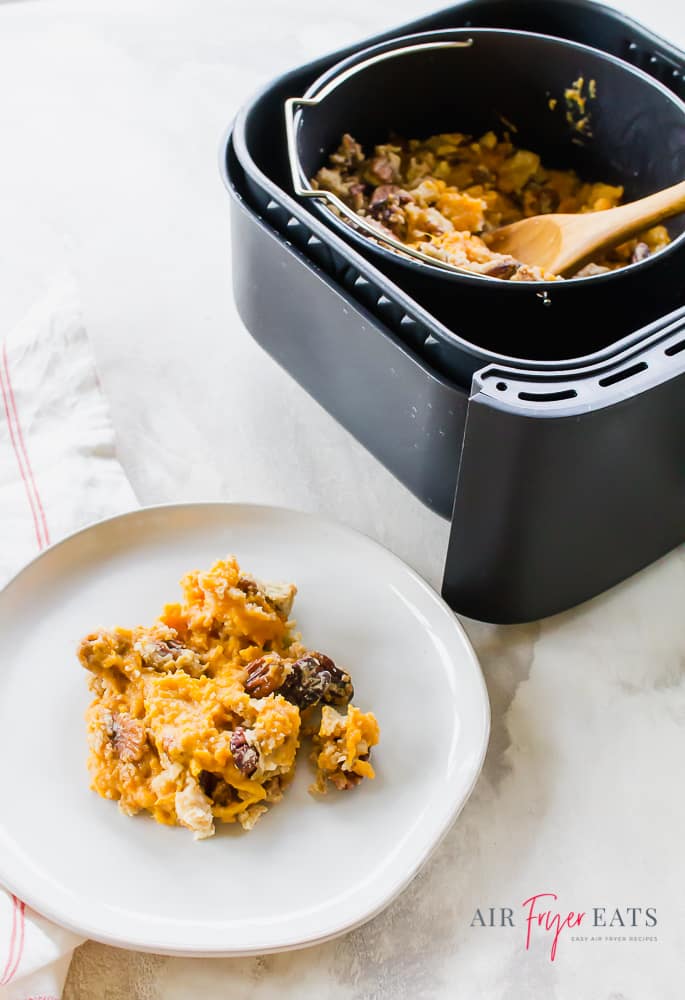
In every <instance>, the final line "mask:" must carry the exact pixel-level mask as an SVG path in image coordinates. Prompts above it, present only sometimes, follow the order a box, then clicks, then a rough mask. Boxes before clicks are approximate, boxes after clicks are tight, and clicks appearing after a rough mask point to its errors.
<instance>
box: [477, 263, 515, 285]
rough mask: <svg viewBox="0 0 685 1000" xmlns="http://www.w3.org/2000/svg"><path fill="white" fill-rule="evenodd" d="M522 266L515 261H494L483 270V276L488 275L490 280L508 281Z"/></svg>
mask: <svg viewBox="0 0 685 1000" xmlns="http://www.w3.org/2000/svg"><path fill="white" fill-rule="evenodd" d="M520 266H521V265H520V264H519V263H518V262H517V261H515V260H494V261H493V262H492V263H491V264H487V265H486V266H485V267H484V268H483V270H482V271H481V274H485V275H487V276H488V278H501V279H503V280H505V281H506V280H507V279H508V278H511V277H513V275H515V274H516V272H517V271H518V269H519V267H520Z"/></svg>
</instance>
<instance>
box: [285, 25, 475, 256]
mask: <svg viewBox="0 0 685 1000" xmlns="http://www.w3.org/2000/svg"><path fill="white" fill-rule="evenodd" d="M471 45H473V39H472V38H467V39H464V41H456V40H451V41H448V40H445V41H439V42H419V43H416V44H414V45H402V46H399V47H398V48H394V49H389V50H388V51H386V52H379V53H377V54H376V55H374V56H370V57H369V58H368V59H363V60H362V61H361V62H358V63H355V64H354V65H353V66H349V67H348V68H347V69H346V70H344V71H343V72H342V73H339V74H338V75H337V76H335V77H334V78H333V79H332V80H331V81H330V82H329V83H328V84H326V86H325V87H323V89H322V90H321V91H320V92H319V93H318V94H317V95H316V97H289V98H288V99H287V100H286V102H285V134H286V142H287V147H288V160H289V163H290V174H291V177H292V182H293V191H294V192H295V194H296V195H297V196H298V197H299V198H317V199H319V200H320V201H324V202H326V203H327V204H328V205H329V206H332V207H333V208H335V209H336V211H337V212H338V213H339V214H340V215H342V216H343V217H344V218H345V219H347V221H348V222H349V223H350V224H351V225H353V226H354V227H355V229H360V230H362V232H364V233H366V234H367V236H372V237H373V238H374V240H377V241H378V242H379V243H383V244H385V245H386V246H389V247H391V248H392V249H393V250H397V251H398V252H400V253H402V254H404V255H405V256H408V257H413V258H415V259H416V260H420V261H422V262H423V263H424V264H430V265H431V267H437V268H440V269H441V270H443V271H452V272H456V273H457V274H464V273H465V271H464V268H461V267H456V266H455V265H454V264H449V263H448V262H447V261H444V260H440V259H439V258H437V257H431V256H430V255H429V254H426V253H422V252H421V251H420V250H415V249H414V248H413V247H408V246H406V245H405V244H404V243H401V242H400V241H399V240H396V239H395V237H394V236H392V235H390V234H389V233H385V232H383V230H381V229H378V228H376V227H375V226H372V225H371V223H369V222H367V221H366V219H364V218H362V217H361V216H360V215H357V213H356V212H353V211H352V209H351V208H349V207H348V206H347V205H346V204H345V202H344V201H343V200H342V199H341V198H339V197H338V196H337V195H336V194H333V192H332V191H323V190H317V189H316V188H313V187H312V186H311V185H310V184H309V181H308V179H307V177H306V175H305V172H304V171H303V170H302V166H301V164H300V158H299V156H298V152H297V134H296V133H297V113H298V111H299V110H300V108H314V107H317V106H318V105H320V104H321V103H322V102H323V101H324V100H325V99H326V97H328V95H329V94H331V93H332V92H333V91H334V90H336V89H337V88H338V87H339V86H340V85H341V84H342V83H344V82H345V81H346V80H349V79H350V77H352V76H356V75H357V74H358V73H361V72H363V71H364V70H365V69H368V68H369V67H370V66H374V65H375V64H376V63H379V62H383V61H384V60H386V59H394V58H396V57H397V56H404V55H407V54H408V53H411V52H423V51H425V50H427V49H463V48H469V47H470V46H471ZM466 273H468V272H466Z"/></svg>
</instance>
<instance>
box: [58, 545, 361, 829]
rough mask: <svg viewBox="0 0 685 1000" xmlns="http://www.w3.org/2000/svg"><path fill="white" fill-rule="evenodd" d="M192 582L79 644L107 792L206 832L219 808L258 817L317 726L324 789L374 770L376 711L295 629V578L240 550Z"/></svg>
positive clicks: (227, 819) (348, 784)
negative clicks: (153, 613)
mask: <svg viewBox="0 0 685 1000" xmlns="http://www.w3.org/2000/svg"><path fill="white" fill-rule="evenodd" d="M181 586H182V590H183V602H182V603H181V604H169V605H167V606H166V607H165V609H164V612H163V613H162V615H161V617H160V618H159V620H158V621H157V622H156V623H155V624H154V625H151V626H137V627H135V628H132V629H127V628H114V629H110V630H98V631H96V632H92V633H91V634H90V635H87V636H86V637H85V638H84V639H83V640H82V641H81V643H80V645H79V649H78V656H79V659H80V661H81V663H82V665H83V666H84V667H85V668H86V669H87V670H88V671H90V673H91V675H92V676H91V678H90V688H91V690H92V691H93V694H94V699H93V702H92V703H91V705H90V707H89V709H88V712H87V723H88V740H89V745H90V756H89V761H88V766H89V769H90V773H91V777H92V787H93V788H94V789H95V791H97V792H98V793H99V794H100V795H102V796H103V797H104V798H107V799H115V800H117V801H118V802H119V807H120V808H121V809H122V811H123V812H125V813H127V814H128V815H133V814H134V813H137V812H140V811H141V810H145V811H147V812H149V813H151V815H152V816H153V817H154V818H155V819H156V820H157V821H158V822H159V823H165V824H171V825H173V824H181V825H183V826H186V827H188V828H189V829H191V830H193V831H194V833H195V837H196V838H198V839H199V838H204V837H210V836H212V834H213V833H214V823H215V820H219V821H221V822H223V823H232V822H235V821H237V822H238V823H240V824H241V826H242V827H243V828H244V829H246V830H249V829H251V828H252V826H254V824H255V822H256V821H257V819H258V818H259V816H260V815H261V814H262V813H264V812H265V811H266V809H267V807H268V805H269V804H270V803H272V802H277V801H278V800H279V799H280V798H281V797H282V795H283V791H284V789H285V787H286V786H287V784H288V783H289V781H290V780H291V779H292V777H293V774H294V769H295V762H296V754H297V750H298V747H299V745H300V739H301V737H302V736H303V735H311V736H312V737H313V745H314V750H313V754H312V757H313V760H314V762H315V765H316V778H315V782H314V784H313V786H312V791H317V792H325V791H326V788H327V785H328V783H329V782H330V783H332V784H333V785H334V786H335V787H336V788H338V789H349V788H352V787H353V786H354V785H356V784H358V782H360V781H361V780H362V778H373V777H374V771H373V768H372V766H371V763H370V762H369V755H370V750H371V747H372V746H374V745H375V744H376V743H377V742H378V724H377V722H376V719H375V717H374V716H373V715H372V714H371V713H363V712H361V711H360V710H359V709H358V708H356V707H355V706H354V705H352V703H351V699H352V697H353V693H354V691H353V687H352V680H351V678H350V675H349V674H348V673H347V672H346V671H345V670H343V669H341V668H339V667H337V666H336V665H335V664H334V663H333V661H332V660H331V659H330V658H329V657H328V656H326V655H324V654H323V653H319V652H315V651H312V650H308V649H306V648H305V647H304V646H303V645H302V644H301V642H300V640H299V636H297V635H296V634H295V633H294V632H293V627H294V622H292V621H291V620H290V612H291V609H292V604H293V600H294V597H295V593H296V588H295V586H294V585H293V584H287V585H283V584H278V585H274V584H266V583H262V582H260V581H259V580H257V579H255V578H254V577H252V576H249V575H248V574H246V573H242V572H241V570H240V567H239V566H238V564H237V562H236V561H235V559H233V558H229V559H227V560H225V561H219V562H217V563H215V565H214V566H212V568H211V569H209V570H208V571H206V572H198V571H194V572H191V573H188V574H187V575H186V576H185V577H184V578H183V580H182V581H181Z"/></svg>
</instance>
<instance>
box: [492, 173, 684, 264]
mask: <svg viewBox="0 0 685 1000" xmlns="http://www.w3.org/2000/svg"><path fill="white" fill-rule="evenodd" d="M683 211H685V181H681V183H680V184H674V185H673V187H669V188H665V190H663V191H657V192H656V194H650V195H648V197H647V198H640V200H639V201H632V202H630V204H628V205H620V206H619V207H618V208H607V209H604V210H603V211H601V212H578V213H576V214H574V215H555V214H553V213H551V214H550V215H535V216H533V217H532V218H531V219H522V220H521V221H520V222H514V223H512V224H511V225H510V226H503V227H502V228H501V229H496V230H495V232H494V233H491V234H490V235H489V236H488V237H487V243H488V246H489V247H490V249H491V250H496V251H497V253H508V254H511V256H512V257H515V258H516V260H519V261H521V262H522V263H523V264H530V265H537V266H538V267H540V268H542V270H543V271H547V272H549V273H551V274H560V275H565V274H568V273H569V272H573V271H575V270H577V268H579V267H580V266H581V265H582V264H585V263H586V262H587V261H588V260H589V259H590V258H591V257H593V256H594V255H595V254H598V253H599V252H600V251H602V250H607V249H608V248H609V247H612V246H616V245H617V244H618V243H623V242H625V241H626V240H628V239H630V238H631V236H635V235H636V234H637V233H639V232H641V230H643V229H648V228H649V227H650V226H654V225H656V224H657V222H661V221H662V220H663V219H668V218H670V217H671V216H672V215H678V213H679V212H683Z"/></svg>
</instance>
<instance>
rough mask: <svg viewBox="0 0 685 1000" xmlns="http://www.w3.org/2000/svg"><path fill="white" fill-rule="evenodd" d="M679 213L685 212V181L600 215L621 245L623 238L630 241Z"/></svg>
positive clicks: (616, 241)
mask: <svg viewBox="0 0 685 1000" xmlns="http://www.w3.org/2000/svg"><path fill="white" fill-rule="evenodd" d="M679 212H685V181H681V182H680V183H679V184H674V185H673V186H672V187H669V188H664V190H663V191H657V192H656V194H650V195H648V196H647V197H646V198H640V200H639V201H634V202H631V203H630V204H628V205H620V206H619V207H618V208H610V209H607V210H606V211H605V212H602V213H599V214H601V215H603V216H604V217H605V219H606V223H607V229H610V230H611V232H612V233H614V234H615V236H616V240H615V241H614V242H615V243H620V242H621V240H622V239H623V238H625V239H628V237H629V236H634V235H635V233H638V232H639V231H640V230H641V229H649V227H650V226H655V225H656V224H657V223H658V222H662V221H663V220H664V219H668V218H669V217H670V216H672V215H678V213H679Z"/></svg>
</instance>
